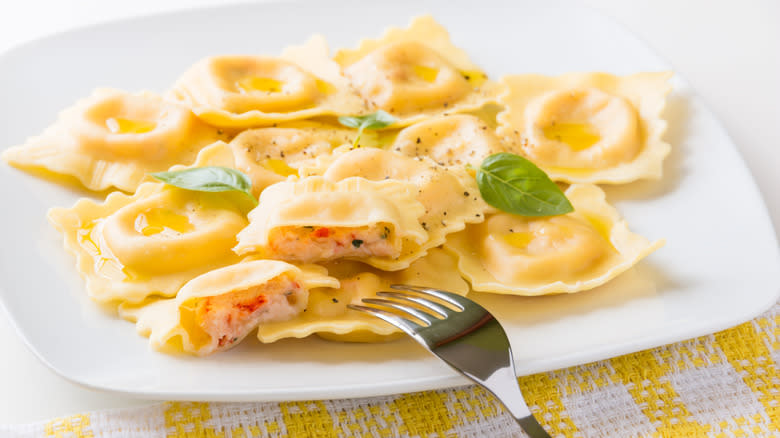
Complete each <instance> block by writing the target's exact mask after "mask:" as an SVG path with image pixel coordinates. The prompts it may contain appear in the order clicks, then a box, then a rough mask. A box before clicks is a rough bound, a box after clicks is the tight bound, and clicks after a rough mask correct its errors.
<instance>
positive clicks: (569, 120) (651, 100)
mask: <svg viewBox="0 0 780 438" xmlns="http://www.w3.org/2000/svg"><path fill="white" fill-rule="evenodd" d="M671 76H672V73H671V72H660V73H637V74H633V75H629V76H615V75H611V74H607V73H568V74H565V75H561V76H557V77H548V76H542V75H536V74H524V75H510V76H506V77H504V78H502V79H501V83H502V84H503V85H504V86H505V87H506V89H505V91H504V93H503V94H502V95H501V97H500V98H499V102H500V103H501V104H502V105H504V106H505V110H504V111H503V112H501V113H499V114H498V117H497V120H498V123H499V127H498V130H497V131H498V134H499V135H500V136H501V137H502V138H503V139H504V140H505V141H506V142H507V143H510V144H513V145H514V147H513V148H512V149H513V151H514V152H517V153H518V154H520V155H523V156H525V157H526V158H528V159H529V160H531V161H533V162H534V163H535V164H537V165H538V166H539V167H541V168H542V169H544V170H545V171H546V172H547V174H548V175H549V176H550V178H552V179H554V180H558V181H565V182H569V183H611V184H617V183H627V182H631V181H635V180H638V179H658V178H660V177H661V175H662V173H663V161H664V158H666V156H667V155H668V154H669V151H670V149H671V148H670V146H669V144H668V143H666V142H664V141H663V139H662V138H661V137H662V136H663V134H664V132H665V131H666V121H665V120H663V119H662V118H661V112H662V111H663V109H664V106H665V105H666V95H667V94H668V93H669V92H670V91H671V89H672V87H671V85H670V84H669V82H668V81H669V79H670V78H671Z"/></svg>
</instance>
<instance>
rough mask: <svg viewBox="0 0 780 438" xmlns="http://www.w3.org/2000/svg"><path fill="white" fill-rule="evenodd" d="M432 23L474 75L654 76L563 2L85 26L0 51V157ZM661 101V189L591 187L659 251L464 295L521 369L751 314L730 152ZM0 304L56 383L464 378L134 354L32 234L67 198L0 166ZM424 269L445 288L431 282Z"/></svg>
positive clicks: (363, 352) (112, 386) (348, 357)
mask: <svg viewBox="0 0 780 438" xmlns="http://www.w3.org/2000/svg"><path fill="white" fill-rule="evenodd" d="M422 13H432V14H433V15H434V16H435V17H436V18H437V19H438V20H440V21H441V22H442V23H443V24H444V25H445V26H446V27H447V28H448V29H450V31H451V33H452V36H453V39H454V41H455V42H456V44H458V45H459V46H462V47H464V48H465V49H466V50H467V51H468V52H469V53H470V54H471V55H472V57H473V58H474V60H475V61H476V62H477V63H478V64H479V65H481V66H483V67H484V68H485V69H486V70H487V72H488V73H489V74H490V75H491V76H493V77H499V76H501V75H503V74H509V73H521V72H540V73H545V74H559V73H563V72H568V71H583V70H603V71H609V72H613V73H618V74H627V73H633V72H638V71H646V70H668V69H670V66H669V65H667V64H666V63H665V62H664V61H663V60H661V59H660V58H658V57H657V56H656V55H655V54H653V52H652V51H651V50H650V49H648V48H647V47H646V46H645V45H643V44H642V43H641V42H640V41H638V40H637V39H636V38H635V37H634V36H632V35H630V34H629V33H627V32H626V31H625V30H624V29H622V28H621V27H619V26H617V25H616V24H615V23H613V22H611V21H609V20H607V19H606V18H604V17H602V16H600V15H598V14H596V13H594V12H593V11H591V10H588V9H585V8H583V7H581V6H578V5H573V4H569V3H564V2H552V3H550V2H530V1H529V2H516V1H510V0H506V1H500V0H485V1H481V2H479V3H478V4H475V3H474V2H473V1H469V2H465V1H436V2H425V3H421V2H419V1H412V0H400V1H394V2H391V3H384V4H379V3H373V2H357V1H346V0H336V1H329V2H308V3H284V4H259V5H238V6H230V7H225V8H218V9H208V10H200V11H192V12H182V13H175V14H166V15H159V16H151V17H144V18H138V19H133V20H127V21H121V22H115V23H109V24H103V25H99V26H94V27H89V28H84V29H81V30H77V31H73V32H68V33H64V34H60V35H56V36H53V37H49V38H46V39H43V40H39V41H36V42H33V43H30V44H27V45H24V46H22V47H19V48H17V49H15V50H12V51H10V52H8V53H6V54H4V55H2V56H0V96H2V99H0V118H2V120H3V129H2V130H0V145H2V146H0V147H2V148H4V147H7V146H11V145H14V144H19V143H22V142H23V141H24V139H25V138H26V137H28V136H31V135H35V134H37V133H39V132H40V131H41V130H43V128H44V127H46V126H47V125H48V124H50V123H51V122H52V121H53V120H54V119H55V116H56V114H57V112H58V111H59V110H60V109H62V108H65V107H66V106H68V105H70V104H71V103H72V102H73V101H75V100H76V99H77V98H80V97H82V96H86V95H88V94H89V93H90V91H91V90H92V89H93V88H95V87H97V86H113V87H118V88H123V89H128V90H139V89H151V90H154V91H157V92H162V91H163V90H165V89H166V88H167V87H168V86H169V85H170V84H172V82H173V81H174V80H175V79H176V77H177V76H178V75H179V74H180V73H181V72H183V71H184V70H185V69H186V68H187V67H188V66H189V65H190V64H192V63H193V62H195V61H196V60H197V59H199V58H201V57H204V56H207V55H213V54H219V53H261V54H274V53H278V52H279V51H280V50H281V49H282V48H283V47H284V46H285V45H288V44H293V43H299V42H302V41H304V40H305V39H306V38H307V37H308V36H309V35H311V34H313V33H322V34H324V35H325V36H326V37H327V38H328V40H329V41H330V43H331V47H332V48H338V47H353V46H354V45H356V44H357V41H358V40H359V38H361V37H375V36H378V35H379V34H380V33H381V32H382V31H383V29H384V28H385V27H386V26H388V25H396V26H405V25H406V24H407V23H408V21H409V19H410V18H411V17H412V16H414V15H419V14H422ZM674 86H675V90H674V92H673V94H672V95H671V96H670V98H669V105H668V109H667V111H666V117H667V118H668V119H669V132H668V134H667V136H666V139H667V140H668V141H669V142H670V143H671V144H672V145H673V153H672V155H671V156H670V157H669V159H668V160H667V163H666V165H665V178H664V180H662V181H661V182H641V183H634V184H631V185H628V186H622V187H612V188H608V199H609V200H610V201H611V202H613V203H615V204H616V205H617V207H618V209H619V210H620V211H621V212H622V213H623V214H624V215H625V217H626V218H627V219H628V221H629V223H630V224H631V226H632V229H634V230H635V231H637V232H639V233H640V234H643V235H645V236H647V237H649V238H651V239H655V238H659V237H664V238H666V239H667V241H668V243H667V245H666V246H665V247H664V248H662V249H661V250H660V251H658V252H657V253H656V254H653V255H652V256H651V257H650V258H649V259H647V260H645V261H643V262H642V263H641V264H640V265H639V266H637V267H636V268H634V269H632V270H631V271H629V272H627V273H626V274H624V275H622V276H620V277H619V278H617V279H615V280H614V281H612V282H611V283H610V284H608V285H607V286H604V287H601V288H598V289H596V290H592V291H588V292H583V293H580V294H575V295H566V296H549V297H539V298H520V297H505V296H488V295H479V296H478V297H477V298H478V300H479V301H481V302H482V303H483V304H485V305H486V306H487V307H489V308H490V309H491V310H492V311H494V313H495V314H496V315H497V316H498V318H499V320H501V321H502V322H503V323H504V325H505V327H506V329H507V332H508V333H509V335H510V338H511V340H512V344H513V346H514V352H515V355H516V360H517V367H518V372H519V373H520V374H530V373H534V372H540V371H546V370H552V369H556V368H561V367H565V366H570V365H575V364H580V363H585V362H589V361H593V360H597V359H603V358H607V357H611V356H616V355H620V354H624V353H630V352H633V351H637V350H640V349H644V348H649V347H653V346H658V345H662V344H666V343H670V342H673V341H678V340H682V339H686V338H691V337H694V336H698V335H702V334H705V333H710V332H713V331H716V330H719V329H723V328H726V327H729V326H732V325H735V324H737V323H740V322H742V321H745V320H748V319H750V318H752V317H753V316H755V315H757V314H759V313H760V312H761V311H763V310H765V309H767V308H768V307H769V306H771V305H772V304H773V303H774V302H775V301H776V300H777V298H778V293H779V292H780V254H778V246H777V242H776V240H775V235H774V233H773V231H772V228H771V225H770V222H769V218H768V216H767V213H766V209H765V207H764V205H763V202H762V200H761V198H760V196H759V194H758V191H757V189H756V187H755V184H754V182H753V180H752V178H751V176H750V174H749V173H748V171H747V169H746V167H745V165H744V163H743V162H742V159H741V158H740V156H739V155H738V153H737V151H736V148H735V146H734V144H733V143H732V142H731V141H730V139H729V138H728V136H727V135H726V133H725V132H724V130H723V128H722V127H721V126H720V124H719V123H718V122H717V121H716V120H715V119H714V118H713V116H712V114H711V113H710V112H709V111H708V110H707V109H706V108H705V107H704V105H703V104H702V103H701V101H700V100H699V99H698V98H696V97H695V96H694V95H692V93H691V91H690V88H689V87H688V86H687V85H686V84H685V82H684V81H683V80H681V79H680V78H679V77H678V78H675V80H674ZM0 187H2V188H1V189H0V205H2V207H1V208H2V215H0V237H1V238H2V245H0V302H2V304H3V306H4V308H5V309H6V311H7V314H8V316H9V317H10V319H11V321H12V322H13V324H14V325H15V326H16V327H17V329H18V331H19V333H20V335H21V336H22V337H23V338H24V340H25V342H26V343H27V345H28V346H29V347H30V348H31V349H32V350H33V352H35V354H36V355H37V356H38V357H39V358H40V359H41V360H42V361H43V362H44V363H46V364H47V365H48V366H49V367H51V368H52V369H53V370H54V371H55V372H57V373H59V374H60V375H62V376H63V377H65V378H67V379H70V380H72V381H74V382H77V383H80V384H83V385H86V386H89V387H94V388H99V389H103V390H109V391H117V392H123V393H128V394H134V395H139V396H143V397H148V398H164V399H192V400H195V399H197V400H236V401H237V400H295V399H316V398H337V397H356V396H370V395H379V394H389V393H397V392H405V391H414V390H424V389H431V388H440V387H447V386H453V385H457V384H462V383H465V382H466V381H465V379H463V378H461V377H459V376H457V375H456V374H455V373H454V372H452V371H451V370H449V369H448V368H447V367H446V366H445V365H443V364H441V363H440V362H439V361H438V360H437V359H435V358H433V357H431V356H430V355H428V354H427V353H426V352H425V351H424V350H423V349H422V348H421V347H418V346H417V345H416V344H414V343H413V342H411V341H408V340H401V341H397V342H392V343H387V344H340V343H331V342H326V341H323V340H320V339H318V338H316V337H312V338H311V339H303V340H285V341H281V342H278V343H275V344H271V345H259V343H258V342H257V341H253V340H247V341H245V342H244V343H243V344H242V345H240V346H239V347H238V348H236V349H234V350H231V351H229V352H227V353H221V354H217V355H214V356H213V357H209V358H193V357H173V356H167V355H163V354H159V353H155V352H152V351H150V350H149V348H148V346H147V340H146V339H145V338H142V337H140V336H138V335H137V334H136V333H135V330H134V328H133V326H132V325H131V324H129V323H127V322H125V321H122V320H120V319H118V318H116V317H115V316H114V315H113V314H112V313H111V312H108V311H105V310H103V309H101V308H100V307H99V306H97V305H95V304H94V303H92V302H91V301H90V300H89V299H88V298H87V297H86V294H85V292H84V284H83V282H82V280H81V279H80V278H79V276H78V274H77V273H76V271H75V269H74V259H73V257H72V256H71V255H69V254H67V253H66V252H65V251H64V249H63V248H62V245H61V238H60V236H59V235H58V234H57V233H56V232H55V231H54V230H53V229H52V227H51V226H49V224H48V223H47V222H46V219H45V213H46V210H47V209H48V208H49V207H51V206H55V205H57V206H70V205H71V204H72V203H73V202H74V201H75V200H76V198H77V197H78V196H83V195H85V194H84V193H77V192H74V191H73V190H72V189H67V188H63V187H60V186H58V185H56V184H54V183H52V182H49V181H44V180H40V179H37V178H35V177H33V176H30V175H28V174H25V173H23V172H20V171H18V170H15V169H12V168H9V167H8V166H5V165H0ZM443 275H454V273H451V274H443Z"/></svg>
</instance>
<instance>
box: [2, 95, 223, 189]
mask: <svg viewBox="0 0 780 438" xmlns="http://www.w3.org/2000/svg"><path fill="white" fill-rule="evenodd" d="M221 136H224V134H221V133H220V132H219V131H218V130H217V129H216V128H212V127H209V126H207V125H205V124H203V123H202V122H200V121H199V120H198V119H197V118H196V117H195V116H194V115H193V114H192V112H191V111H190V110H189V109H187V108H186V107H184V106H182V105H180V104H177V103H174V102H168V101H166V100H163V99H162V98H160V97H159V96H157V95H154V94H152V93H149V92H142V93H137V94H132V93H127V92H125V91H120V90H112V89H98V90H96V91H95V92H94V93H93V94H92V95H91V96H90V97H88V98H86V99H83V100H80V101H78V102H76V104H75V105H73V106H72V107H70V108H68V109H66V110H64V111H63V112H62V113H60V115H59V118H58V119H57V121H56V122H55V123H54V124H53V125H52V126H50V127H48V128H47V129H46V130H45V131H44V132H43V134H41V135H39V136H37V137H32V138H30V139H28V140H27V142H26V143H25V144H23V145H21V146H16V147H12V148H10V149H8V150H7V151H5V152H3V159H4V160H6V161H7V162H9V163H10V164H13V165H15V166H20V167H33V168H42V169H45V170H47V171H50V172H54V173H57V174H62V175H69V176H72V177H74V178H76V179H78V180H79V181H80V182H81V183H82V184H83V185H84V186H85V187H86V188H88V189H90V190H98V191H99V190H105V189H107V188H109V187H116V188H118V189H121V190H125V191H134V190H135V189H136V188H137V187H138V184H139V183H140V182H141V180H142V179H143V178H144V176H146V174H147V173H150V172H158V171H162V170H167V169H168V168H169V167H171V166H172V165H174V164H189V163H192V161H193V160H194V159H195V156H196V155H197V153H198V151H199V150H200V149H201V148H203V147H204V146H206V145H208V144H210V143H213V142H215V141H216V140H217V139H219V138H220V137H221Z"/></svg>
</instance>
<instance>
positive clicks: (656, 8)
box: [0, 0, 780, 423]
mask: <svg viewBox="0 0 780 438" xmlns="http://www.w3.org/2000/svg"><path fill="white" fill-rule="evenodd" d="M320 1H326V0H320ZM219 3H220V2H218V1H215V0H190V1H186V0H133V1H121V2H110V1H106V0H102V1H101V0H69V1H55V0H23V1H14V2H11V1H10V0H2V1H0V52H2V51H5V50H6V49H8V48H10V47H12V46H15V45H17V44H20V43H23V42H25V41H29V40H31V39H35V38H38V37H42V36H46V35H48V34H51V33H54V32H59V31H63V30H67V29H73V28H76V27H79V26H82V25H85V24H91V23H95V22H100V21H105V20H111V19H116V18H123V17H130V16H138V15H148V14H152V13H155V12H158V11H169V10H176V9H180V8H184V7H197V6H202V5H213V4H219ZM223 3H226V2H223ZM584 3H586V4H588V5H591V6H593V7H594V8H596V9H599V10H601V11H603V12H604V13H606V14H607V15H609V16H612V17H613V18H615V19H616V20H617V21H619V22H621V23H623V24H624V25H625V26H626V27H627V28H628V29H630V30H631V31H633V32H634V33H636V34H637V35H639V36H640V37H641V38H643V39H644V40H645V41H646V42H647V43H648V44H649V45H650V46H651V47H653V48H654V49H655V50H656V51H658V52H659V53H660V54H661V56H663V57H664V58H666V59H667V60H668V61H669V62H670V63H671V64H672V65H673V66H674V67H675V70H676V71H677V72H678V73H679V74H681V75H682V76H684V77H685V78H686V79H687V80H688V81H689V82H690V83H691V84H692V86H693V87H694V89H695V90H696V91H697V92H698V93H699V94H700V95H702V97H703V98H704V100H705V102H706V103H707V104H708V105H709V106H710V107H711V108H712V110H713V111H714V112H715V114H716V116H717V117H718V118H719V119H720V120H721V121H722V122H723V124H724V125H725V127H726V129H727V130H728V132H729V134H730V135H731V136H732V138H733V139H734V141H735V143H736V144H737V146H738V147H739V149H740V152H741V153H742V156H743V157H744V158H745V161H746V162H747V164H748V167H749V168H750V169H751V171H752V172H753V175H754V176H755V179H756V181H757V183H758V185H759V188H760V190H761V192H762V194H763V196H764V199H765V201H766V203H767V206H768V208H769V212H770V215H771V217H772V222H773V223H774V226H775V230H780V195H779V194H778V189H780V2H777V1H776V0H746V1H740V2H733V1H712V0H686V1H680V0H653V1H620V0H584ZM383 4H384V5H385V6H386V5H387V3H384V2H383ZM477 7H478V2H477V3H475V9H476V8H477ZM52 74H56V72H52ZM0 98H2V96H0ZM5 146H7V145H2V146H1V147H5ZM718 208H728V200H726V199H724V204H723V205H722V206H713V211H715V212H716V211H717V209H718ZM729 232H738V230H724V233H729ZM717 240H718V239H717V236H713V244H714V245H716V244H717ZM0 349H2V353H0V423H24V422H31V421H36V420H42V419H46V418H50V417H54V416H61V415H64V414H68V413H76V412H83V411H85V410H94V409H102V408H115V407H123V406H132V405H141V404H147V403H150V402H148V401H143V400H134V399H130V398H127V397H120V396H115V395H111V394H105V393H99V392H94V391H91V390H87V389H84V388H81V387H79V386H77V385H74V384H71V383H69V382H67V381H65V380H64V379H62V378H60V377H58V376H57V375H55V374H54V373H52V372H51V371H49V370H48V369H47V368H45V367H44V366H43V365H42V364H40V363H39V362H38V360H37V359H36V358H35V357H34V356H33V355H32V354H31V353H30V352H29V351H28V350H27V349H26V347H24V345H23V344H22V342H21V341H20V339H19V338H18V337H17V336H16V334H15V333H14V330H13V328H12V327H11V326H10V325H9V324H8V322H7V321H5V319H4V318H3V317H2V316H0Z"/></svg>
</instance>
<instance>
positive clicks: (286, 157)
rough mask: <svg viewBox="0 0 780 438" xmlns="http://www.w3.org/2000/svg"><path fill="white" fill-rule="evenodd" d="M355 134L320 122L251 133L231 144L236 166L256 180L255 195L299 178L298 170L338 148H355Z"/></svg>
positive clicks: (296, 124)
mask: <svg viewBox="0 0 780 438" xmlns="http://www.w3.org/2000/svg"><path fill="white" fill-rule="evenodd" d="M354 137H355V131H352V130H348V129H342V128H338V127H335V126H333V125H327V124H324V123H316V122H298V123H293V124H288V125H284V127H278V128H259V129H250V130H246V131H244V132H242V133H241V134H239V135H238V136H236V138H234V139H233V141H231V142H230V148H231V149H232V150H233V155H234V156H235V166H236V168H237V169H238V170H241V171H242V172H244V173H246V174H247V175H248V176H249V178H250V179H251V180H252V193H253V194H254V195H255V196H259V195H260V192H262V191H263V189H264V188H266V187H268V186H269V185H271V184H274V183H277V182H280V181H284V180H285V179H286V178H287V177H288V176H290V175H297V174H298V170H297V169H298V167H300V166H302V165H305V163H307V162H310V161H313V160H315V159H316V157H318V156H322V155H327V154H330V152H331V151H332V150H333V149H334V148H335V147H337V146H339V145H342V144H351V143H352V141H353V140H354Z"/></svg>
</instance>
